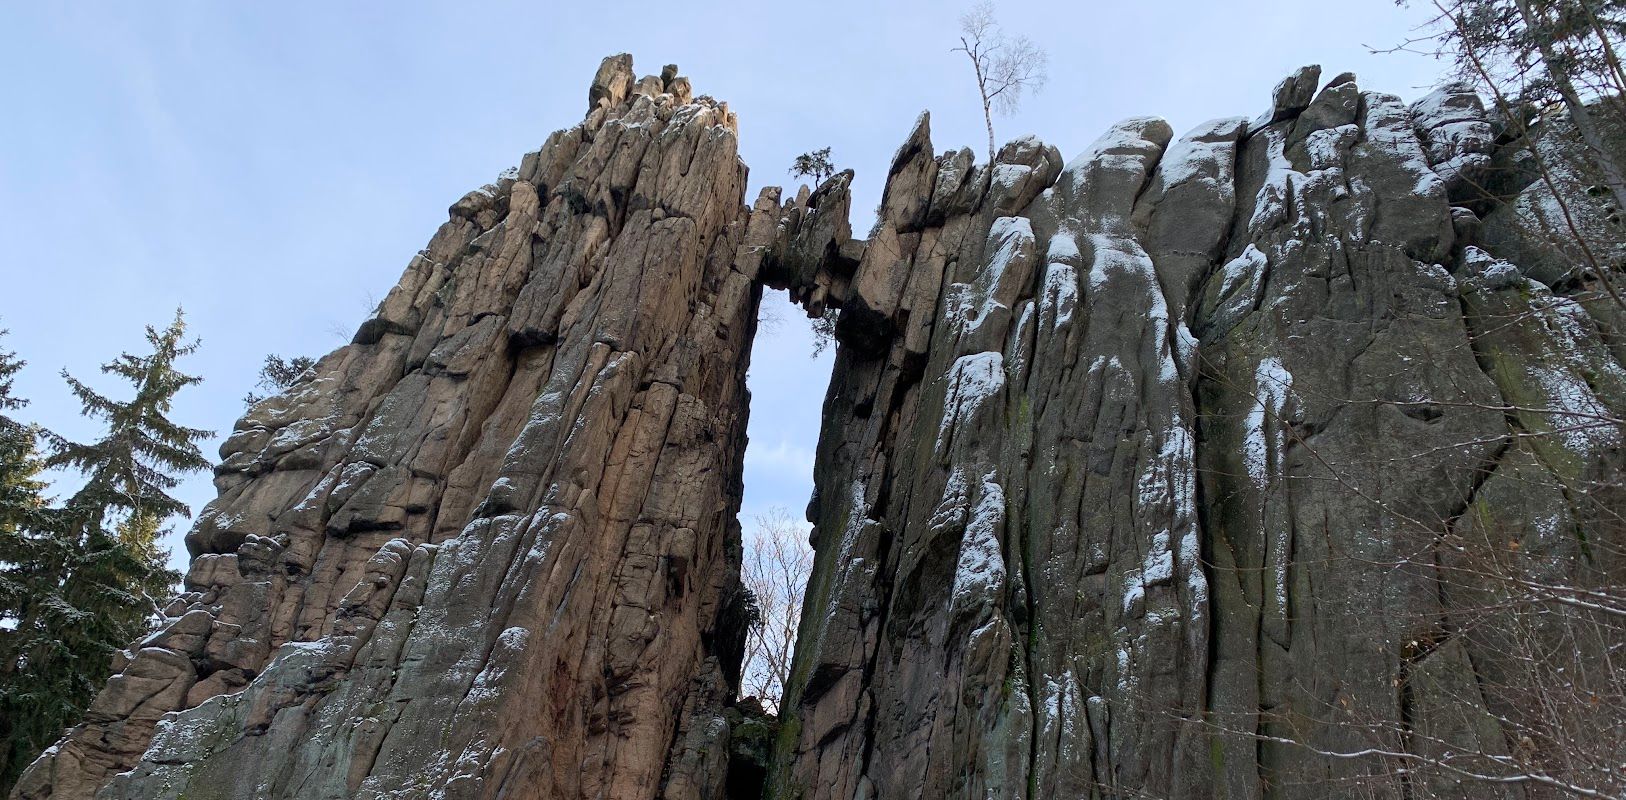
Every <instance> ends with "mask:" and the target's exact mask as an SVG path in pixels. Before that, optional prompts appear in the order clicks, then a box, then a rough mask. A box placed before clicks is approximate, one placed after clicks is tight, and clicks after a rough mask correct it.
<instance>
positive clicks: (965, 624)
mask: <svg viewBox="0 0 1626 800" xmlns="http://www.w3.org/2000/svg"><path fill="white" fill-rule="evenodd" d="M1318 75H1319V70H1318V69H1316V68H1314V67H1307V68H1305V69H1303V70H1300V71H1298V72H1297V73H1295V74H1294V75H1293V76H1290V77H1289V78H1287V79H1286V80H1284V81H1283V82H1282V84H1281V85H1279V86H1278V87H1277V89H1276V92H1275V95H1274V102H1273V105H1272V107H1271V108H1270V109H1269V110H1268V111H1267V112H1266V113H1264V114H1263V115H1261V116H1259V117H1257V118H1255V119H1254V120H1253V122H1251V123H1249V122H1247V121H1246V120H1244V119H1242V118H1237V119H1224V120H1215V121H1213V122H1209V123H1204V124H1203V125H1201V126H1199V127H1198V128H1197V129H1195V130H1193V131H1191V132H1189V133H1187V134H1185V135H1183V136H1180V137H1175V136H1174V135H1173V132H1172V131H1171V130H1170V129H1169V127H1168V125H1166V124H1165V123H1163V122H1162V121H1160V120H1156V119H1131V120H1126V121H1125V122H1123V123H1120V124H1118V125H1117V126H1114V127H1113V128H1112V129H1111V130H1109V131H1107V132H1106V133H1105V134H1103V135H1102V137H1101V138H1100V139H1098V140H1097V141H1096V143H1095V144H1094V145H1093V146H1092V147H1091V148H1090V149H1089V150H1088V151H1086V152H1085V153H1084V154H1082V155H1080V156H1078V157H1077V158H1075V159H1073V160H1072V161H1071V162H1069V163H1068V164H1067V165H1066V166H1065V168H1063V167H1062V166H1061V163H1060V160H1059V157H1058V156H1057V154H1056V152H1055V150H1054V149H1053V148H1047V147H1045V146H1043V145H1042V144H1040V143H1038V142H1036V141H1032V140H1025V141H1020V142H1016V143H1013V144H1012V145H1009V146H1007V147H1006V148H1005V149H1004V150H1003V151H1002V152H1001V153H1000V155H999V157H998V159H997V161H996V163H995V164H994V165H993V167H992V169H991V170H988V169H987V168H981V167H971V166H970V165H969V162H970V158H969V154H968V153H949V154H946V155H943V156H938V157H934V156H933V155H932V152H933V151H932V147H931V143H930V139H929V134H928V130H927V124H926V120H925V119H924V118H923V119H922V120H921V122H920V123H919V124H917V126H916V128H915V130H914V131H913V132H912V133H911V134H910V136H909V137H908V140H907V141H906V143H905V145H904V146H903V148H902V149H900V151H899V153H898V155H897V157H896V159H895V160H894V162H893V165H892V167H891V170H890V177H889V183H888V187H887V194H886V199H885V200H884V201H883V204H882V210H881V219H880V221H879V223H878V224H877V227H876V230H875V232H874V233H873V234H872V236H871V238H870V239H869V241H868V243H867V249H866V250H865V251H864V253H863V257H862V259H861V260H860V262H859V263H858V264H857V265H856V267H855V268H852V277H851V278H850V279H848V280H847V283H848V284H849V289H848V295H847V296H846V297H844V298H840V300H841V303H840V304H841V307H842V309H843V310H842V312H841V313H842V324H840V325H838V327H837V334H838V338H840V339H841V342H842V347H841V349H840V352H839V355H838V359H837V365H836V371H835V374H834V376H833V377H832V382H831V386H830V391H829V395H828V399H827V402H826V407H825V420H824V432H823V438H822V439H821V443H820V449H819V461H818V467H817V478H816V483H817V486H816V489H815V491H816V496H815V498H814V502H813V504H812V506H811V508H810V512H811V514H810V517H811V519H812V521H813V522H814V523H815V524H816V526H817V527H816V529H815V532H814V536H815V539H816V542H817V549H818V559H817V566H816V567H815V570H814V573H813V576H812V580H811V588H810V589H809V592H808V599H807V611H806V617H805V618H804V621H803V631H802V636H801V640H800V645H799V648H798V656H797V665H796V672H795V676H794V681H793V686H792V687H791V692H790V697H789V698H787V700H786V702H785V704H784V708H785V709H787V713H786V718H785V719H784V720H782V735H781V739H780V750H779V754H778V758H777V764H776V769H777V771H776V774H775V775H774V776H773V783H774V789H775V790H776V792H777V793H776V795H775V796H777V797H786V798H809V799H811V798H843V799H844V800H845V798H871V797H908V796H924V797H979V798H982V797H1025V798H1039V797H1087V796H1109V797H1122V796H1136V797H1138V796H1149V797H1192V798H1197V797H1211V796H1225V797H1263V796H1267V795H1268V796H1273V797H1323V796H1328V795H1329V794H1331V795H1334V796H1343V795H1356V794H1359V795H1360V796H1380V797H1390V796H1392V797H1402V796H1422V795H1421V794H1418V793H1419V792H1422V787H1424V786H1428V787H1431V788H1434V789H1437V790H1438V791H1439V792H1441V793H1442V794H1443V795H1446V796H1482V795H1474V794H1473V791H1476V790H1474V789H1471V788H1470V789H1464V788H1462V784H1463V780H1462V777H1461V775H1460V774H1457V773H1453V772H1451V771H1449V770H1445V769H1439V768H1436V767H1435V766H1434V765H1431V763H1430V762H1427V761H1417V762H1411V761H1405V762H1396V761H1393V760H1386V759H1384V758H1380V757H1377V756H1372V755H1368V756H1366V757H1354V756H1352V755H1351V754H1356V753H1362V752H1365V753H1368V754H1370V753H1371V752H1372V751H1373V750H1382V751H1389V752H1398V753H1416V754H1419V755H1420V756H1421V757H1425V758H1427V757H1433V758H1436V759H1438V758H1439V756H1440V754H1441V753H1447V752H1454V753H1456V754H1457V757H1459V759H1460V757H1461V754H1462V753H1464V752H1471V753H1477V754H1480V755H1482V756H1495V755H1498V754H1502V755H1505V754H1506V753H1507V752H1508V749H1507V748H1508V747H1510V745H1508V744H1507V742H1506V741H1504V740H1503V738H1502V737H1503V736H1504V734H1503V732H1502V729H1501V728H1500V727H1499V725H1500V723H1498V722H1497V720H1504V721H1506V720H1516V719H1518V716H1519V715H1520V714H1522V713H1524V712H1523V711H1522V710H1520V709H1517V708H1514V707H1511V706H1509V705H1508V704H1507V702H1506V698H1505V697H1504V696H1500V695H1497V694H1496V693H1494V692H1493V691H1491V690H1490V689H1485V690H1482V689H1481V687H1480V685H1479V684H1478V683H1477V682H1476V675H1479V674H1483V671H1484V670H1486V669H1493V667H1492V666H1491V665H1493V664H1495V663H1497V660H1498V658H1501V657H1502V654H1501V653H1500V652H1498V651H1497V650H1496V649H1495V648H1494V647H1492V646H1491V644H1492V643H1493V642H1494V638H1482V637H1479V636H1478V630H1477V629H1478V628H1482V627H1484V625H1483V624H1482V621H1479V622H1481V624H1479V625H1476V626H1475V628H1474V629H1473V633H1472V634H1470V633H1468V631H1470V628H1469V627H1468V626H1467V625H1464V624H1462V623H1463V620H1462V619H1459V618H1458V617H1457V614H1458V612H1459V610H1460V609H1461V608H1462V607H1463V606H1462V604H1461V603H1460V602H1459V601H1460V599H1461V598H1460V595H1461V594H1462V593H1463V591H1464V581H1462V580H1460V579H1457V578H1458V577H1459V576H1460V575H1461V574H1462V572H1461V570H1462V567H1461V564H1460V561H1457V560H1454V559H1466V558H1468V557H1469V556H1470V555H1472V554H1473V553H1472V552H1471V548H1472V547H1473V546H1477V547H1480V548H1485V547H1490V546H1493V545H1491V544H1490V542H1491V541H1492V540H1493V539H1498V538H1499V537H1501V536H1502V535H1504V534H1506V530H1505V529H1504V528H1503V527H1502V526H1503V525H1504V524H1505V518H1506V517H1508V516H1512V517H1513V518H1514V519H1519V518H1521V517H1527V516H1528V515H1533V514H1536V513H1537V509H1541V513H1543V514H1548V515H1549V516H1548V517H1537V518H1538V519H1543V520H1545V521H1543V522H1542V523H1540V524H1539V525H1537V526H1535V527H1537V528H1539V529H1540V530H1539V531H1537V530H1535V529H1534V528H1532V529H1531V532H1530V533H1528V534H1525V536H1526V539H1527V540H1528V542H1529V543H1530V544H1529V546H1531V547H1533V548H1539V549H1541V550H1542V551H1544V552H1548V553H1562V552H1568V553H1571V554H1572V555H1574V556H1575V557H1574V558H1572V559H1571V563H1574V564H1577V565H1580V564H1587V566H1586V567H1584V568H1582V567H1577V569H1581V570H1582V571H1584V572H1592V571H1598V572H1603V573H1608V572H1610V571H1611V570H1613V574H1614V575H1616V576H1617V577H1618V575H1619V574H1620V573H1619V568H1620V566H1619V565H1618V564H1616V565H1612V566H1609V565H1602V564H1598V563H1596V562H1595V560H1594V563H1591V564H1588V561H1589V558H1588V557H1581V556H1580V554H1579V551H1577V550H1576V549H1575V548H1577V547H1578V546H1580V545H1579V544H1578V542H1579V541H1580V540H1581V538H1584V537H1585V536H1586V535H1587V533H1586V531H1588V530H1591V531H1594V533H1593V535H1596V533H1595V532H1596V531H1601V530H1608V529H1610V528H1608V527H1607V518H1608V516H1609V513H1608V512H1606V511H1603V510H1602V509H1605V508H1618V500H1616V501H1610V500H1605V499H1603V496H1602V495H1600V494H1599V493H1598V492H1597V491H1595V490H1596V489H1597V488H1598V487H1600V486H1607V485H1609V484H1610V483H1611V481H1610V480H1609V479H1610V478H1612V477H1615V476H1618V474H1619V468H1620V467H1619V463H1618V443H1619V436H1620V431H1619V426H1620V420H1621V419H1622V412H1623V411H1626V408H1623V407H1622V406H1623V404H1626V388H1623V387H1621V386H1619V385H1618V378H1617V377H1616V376H1618V375H1620V374H1622V373H1621V370H1620V366H1619V364H1618V363H1617V362H1616V360H1615V358H1614V357H1613V356H1612V355H1611V354H1610V353H1609V352H1608V351H1607V350H1606V349H1605V348H1604V347H1603V344H1604V339H1603V338H1601V337H1600V335H1599V331H1598V329H1597V327H1596V326H1595V324H1594V322H1593V320H1592V319H1591V318H1590V317H1589V316H1588V315H1587V314H1586V312H1585V311H1583V310H1582V308H1581V306H1580V305H1578V304H1577V303H1575V302H1570V301H1566V300H1564V299H1563V298H1562V297H1555V296H1554V295H1553V294H1552V293H1551V292H1547V291H1545V289H1544V287H1542V286H1541V285H1540V284H1537V283H1534V282H1532V281H1531V280H1529V278H1526V277H1525V275H1524V274H1523V273H1521V272H1520V268H1519V267H1516V266H1514V265H1510V264H1507V263H1505V262H1496V261H1495V260H1494V259H1491V258H1490V257H1489V256H1487V255H1486V254H1485V253H1484V252H1483V251H1481V250H1479V249H1478V248H1476V247H1474V246H1473V245H1474V243H1475V242H1474V239H1473V237H1474V235H1475V234H1476V233H1477V232H1478V230H1479V225H1478V220H1479V217H1478V215H1477V214H1476V213H1475V212H1474V211H1473V210H1470V209H1469V208H1465V207H1453V205H1452V203H1453V201H1455V200H1458V199H1466V198H1468V197H1470V196H1473V197H1478V196H1479V195H1477V194H1475V190H1479V189H1480V188H1481V187H1480V186H1479V184H1478V183H1476V182H1479V181H1482V180H1483V179H1484V178H1485V175H1486V172H1487V170H1488V169H1489V167H1490V162H1491V155H1490V154H1491V150H1492V142H1493V139H1494V137H1493V136H1492V135H1491V126H1490V123H1489V121H1488V120H1487V118H1486V115H1485V113H1484V110H1483V107H1482V106H1481V105H1480V103H1479V101H1478V98H1477V97H1473V96H1472V95H1471V93H1469V92H1467V91H1466V90H1465V89H1464V88H1463V87H1460V86H1449V87H1446V88H1445V89H1443V90H1441V91H1440V92H1437V93H1435V94H1434V95H1430V96H1429V97H1428V98H1425V99H1424V100H1423V101H1420V102H1419V103H1417V104H1415V105H1413V106H1411V107H1408V106H1406V105H1404V104H1402V103H1401V102H1400V101H1399V100H1398V98H1395V97H1394V96H1391V95H1385V94H1380V93H1375V92H1363V91H1361V90H1360V89H1359V88H1358V87H1357V85H1356V83H1355V81H1354V78H1353V76H1349V75H1341V76H1339V77H1338V78H1335V79H1334V80H1332V81H1331V82H1329V83H1328V84H1326V85H1325V86H1323V87H1321V88H1320V89H1319V91H1318V90H1317V83H1318V81H1317V78H1318ZM967 185H970V186H972V187H977V189H976V190H973V191H972V192H969V193H963V189H964V187H965V186H967ZM826 202H828V201H826ZM787 219H790V220H791V221H792V222H794V214H790V215H787ZM789 235H790V236H791V237H792V238H793V239H794V238H795V237H798V236H806V237H811V238H815V239H817V238H819V237H822V236H823V234H822V233H818V232H816V231H815V229H811V228H809V227H808V226H806V225H803V226H800V227H798V226H796V225H794V224H792V225H790V226H789ZM827 249H828V248H827ZM847 269H848V268H847V266H846V265H845V264H836V265H834V266H832V267H830V268H828V270H827V271H829V272H832V273H836V274H838V275H841V274H845V272H846V270H847ZM806 272H807V270H806V269H805V268H802V269H800V270H799V273H801V274H805V273H806ZM830 283H831V284H832V285H837V284H839V283H841V281H840V280H832V281H830ZM849 309H857V310H858V311H859V312H860V314H861V316H859V317H858V318H857V319H851V320H849V318H848V314H849V313H851V311H850V310H849ZM1509 409H1518V410H1517V411H1515V412H1512V413H1511V414H1510V413H1509V411H1508V410H1509ZM1581 514H1585V515H1586V516H1587V518H1588V520H1589V522H1588V523H1580V522H1578V521H1577V519H1578V517H1577V515H1581ZM1487 525H1490V526H1495V527H1496V529H1497V530H1498V533H1497V534H1496V535H1495V536H1486V535H1469V534H1468V533H1467V532H1468V531H1470V530H1472V529H1474V528H1475V527H1484V526H1487ZM1587 525H1599V526H1601V527H1592V528H1588V527H1587ZM1518 535H1519V534H1515V537H1517V536H1518ZM1464 543H1469V544H1467V545H1465V544H1464ZM1494 546H1498V547H1505V545H1502V544H1500V543H1498V544H1496V545H1494ZM1515 546H1517V545H1516V544H1515ZM1606 560H1607V559H1606ZM1569 577H1575V576H1573V575H1572V576H1569ZM1487 580H1488V579H1487ZM1617 582H1618V581H1617ZM1476 621H1478V620H1476ZM1431 754H1432V755H1431ZM1396 763H1402V764H1404V766H1406V767H1407V769H1406V770H1404V771H1405V772H1406V773H1407V775H1408V777H1405V778H1396V776H1395V775H1396V773H1395V770H1394V765H1395V764H1396ZM1462 763H1465V762H1463V761H1460V760H1459V761H1458V762H1457V765H1458V766H1460V764H1462ZM1479 763H1480V764H1481V765H1482V764H1484V763H1486V762H1485V761H1481V762H1479ZM1419 764H1421V766H1418V765H1419ZM1479 788H1480V789H1484V787H1483V786H1481V787H1479ZM1485 790H1487V791H1497V792H1503V793H1505V794H1504V796H1523V789H1522V788H1519V787H1518V786H1517V784H1513V785H1512V786H1511V788H1510V786H1506V785H1504V786H1499V787H1496V788H1493V789H1485ZM1453 792H1455V794H1453ZM1463 792H1467V794H1462V793H1463Z"/></svg>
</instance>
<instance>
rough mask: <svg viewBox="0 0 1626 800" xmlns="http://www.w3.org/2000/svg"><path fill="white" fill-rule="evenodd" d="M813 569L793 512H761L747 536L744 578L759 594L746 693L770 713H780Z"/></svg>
mask: <svg viewBox="0 0 1626 800" xmlns="http://www.w3.org/2000/svg"><path fill="white" fill-rule="evenodd" d="M812 570H813V551H812V550H811V549H810V548H809V547H808V546H807V535H806V532H805V531H804V530H803V529H802V527H801V526H799V525H797V524H796V522H795V520H793V519H792V518H791V516H790V514H789V513H787V512H786V511H785V510H784V509H782V508H775V509H771V510H769V511H768V513H766V514H762V515H759V516H757V517H756V519H755V524H754V525H753V527H752V530H751V532H750V533H749V534H748V535H747V537H746V541H745V564H744V565H743V567H742V568H741V575H740V578H741V580H742V581H743V582H744V584H745V588H747V589H749V590H750V591H751V594H752V595H754V596H755V599H756V605H757V620H756V623H755V624H754V625H753V626H752V628H751V631H750V632H749V634H748V635H747V637H746V640H745V666H744V668H743V669H742V670H741V676H740V683H741V693H742V694H745V695H747V696H753V695H754V696H755V697H756V698H757V699H758V700H760V701H761V702H762V707H763V708H764V709H766V710H767V711H768V712H770V713H775V714H777V713H778V712H779V700H780V698H781V697H782V696H783V695H784V691H785V682H786V681H787V680H788V679H789V678H790V665H791V657H792V656H793V655H794V654H795V650H796V626H797V623H799V622H800V621H801V619H802V596H803V595H804V594H805V593H806V590H807V576H808V573H810V572H812Z"/></svg>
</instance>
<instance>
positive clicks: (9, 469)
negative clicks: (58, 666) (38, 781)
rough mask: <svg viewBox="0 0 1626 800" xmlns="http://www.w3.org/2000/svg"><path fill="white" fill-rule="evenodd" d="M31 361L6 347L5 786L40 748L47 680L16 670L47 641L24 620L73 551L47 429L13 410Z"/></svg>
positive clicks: (1, 358) (47, 596)
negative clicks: (32, 648)
mask: <svg viewBox="0 0 1626 800" xmlns="http://www.w3.org/2000/svg"><path fill="white" fill-rule="evenodd" d="M4 334H5V331H0V335H4ZM23 365H24V362H23V361H22V360H20V359H18V358H17V356H16V354H15V353H11V352H7V351H0V659H3V660H0V792H5V791H8V790H9V789H10V786H11V783H12V781H13V780H15V778H16V773H17V772H18V771H19V770H20V769H21V766H22V765H23V764H26V763H27V762H28V759H30V758H32V757H33V756H34V753H33V752H31V751H34V750H37V749H38V748H37V747H36V746H35V744H34V742H35V741H36V740H37V739H38V738H39V736H37V735H36V734H35V732H34V728H35V727H36V726H35V724H34V722H33V718H32V716H31V715H32V714H33V712H34V710H35V708H36V703H35V701H36V700H37V699H41V698H43V697H44V692H42V689H43V687H42V686H39V685H37V684H38V683H39V682H35V681H30V682H29V683H33V684H36V685H33V686H30V685H22V684H18V683H16V682H14V681H12V680H10V676H11V675H12V673H13V672H15V671H16V670H17V669H18V668H19V667H22V666H24V664H23V663H21V662H20V661H19V656H20V655H21V653H22V652H23V651H24V649H25V645H27V644H35V645H38V644H45V643H44V642H35V641H33V640H34V639H36V638H37V636H38V631H37V630H36V629H35V628H33V627H32V626H27V625H23V624H22V622H21V621H22V620H23V618H25V617H29V618H34V617H38V616H40V615H41V613H40V611H39V610H38V609H40V608H51V607H54V604H55V602H56V598H57V596H58V594H59V591H58V589H59V584H60V580H59V577H60V576H59V573H60V568H59V565H60V564H62V563H63V561H64V558H65V556H66V548H65V547H64V546H63V544H64V543H63V542H62V541H61V540H60V538H58V537H57V536H55V535H54V533H52V532H51V531H50V521H51V517H50V515H49V513H48V510H47V508H46V498H45V496H44V494H43V493H44V491H45V482H44V481H42V480H40V478H39V473H40V471H41V470H42V469H43V468H44V464H43V463H42V461H41V459H40V457H39V453H38V441H39V433H40V432H39V431H38V429H36V428H34V427H32V426H28V425H25V424H23V423H21V422H19V421H17V420H15V419H13V418H12V417H10V416H9V415H8V414H6V413H5V412H9V411H15V410H17V409H19V408H22V407H23V406H24V405H27V401H26V400H24V399H22V398H19V397H17V396H16V395H15V394H13V392H12V386H13V381H14V380H15V377H16V375H17V372H18V371H19V370H21V369H22V367H23Z"/></svg>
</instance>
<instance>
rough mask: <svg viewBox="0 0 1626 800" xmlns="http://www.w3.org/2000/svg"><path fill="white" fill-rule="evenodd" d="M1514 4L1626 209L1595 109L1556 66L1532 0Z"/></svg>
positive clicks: (1624, 180) (1623, 182)
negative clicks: (1587, 105) (1593, 112)
mask: <svg viewBox="0 0 1626 800" xmlns="http://www.w3.org/2000/svg"><path fill="white" fill-rule="evenodd" d="M1514 5H1516V6H1518V8H1519V14H1520V15H1521V16H1523V17H1524V23H1525V25H1526V26H1528V27H1529V29H1530V34H1531V37H1532V38H1533V39H1534V40H1535V43H1536V47H1537V49H1539V50H1540V51H1541V63H1542V66H1543V67H1544V68H1545V69H1546V70H1547V75H1548V77H1551V78H1552V79H1553V83H1554V84H1555V85H1556V86H1557V87H1558V93H1559V94H1560V95H1561V96H1562V97H1563V98H1564V106H1565V107H1566V108H1568V109H1569V112H1570V119H1571V120H1573V121H1574V122H1575V130H1576V131H1577V132H1579V133H1580V134H1581V142H1582V143H1583V144H1585V145H1586V146H1587V149H1589V150H1591V151H1592V155H1593V158H1594V159H1596V161H1597V164H1598V170H1599V171H1600V172H1602V173H1603V181H1604V184H1605V185H1607V186H1608V187H1609V191H1610V193H1611V194H1613V195H1614V198H1615V205H1616V207H1617V208H1620V209H1621V210H1623V211H1626V172H1623V171H1622V170H1621V167H1620V164H1619V162H1617V161H1616V160H1615V156H1614V154H1613V153H1611V152H1609V149H1608V148H1607V147H1606V146H1605V144H1604V140H1603V131H1601V130H1599V129H1598V125H1597V121H1596V120H1595V119H1593V117H1592V112H1591V110H1590V109H1588V108H1587V107H1586V103H1584V102H1582V101H1581V95H1580V93H1579V92H1577V91H1575V83H1574V82H1573V81H1571V80H1570V76H1569V75H1568V74H1567V73H1565V72H1564V71H1563V70H1562V69H1559V68H1558V67H1556V66H1554V63H1555V61H1556V60H1557V55H1558V53H1557V51H1556V49H1555V48H1554V47H1553V40H1552V37H1550V36H1548V35H1547V33H1546V32H1545V31H1544V30H1543V29H1542V25H1541V20H1540V18H1538V17H1537V16H1536V13H1535V10H1534V9H1532V8H1531V7H1530V0H1514ZM1600 268H1601V267H1600Z"/></svg>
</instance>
